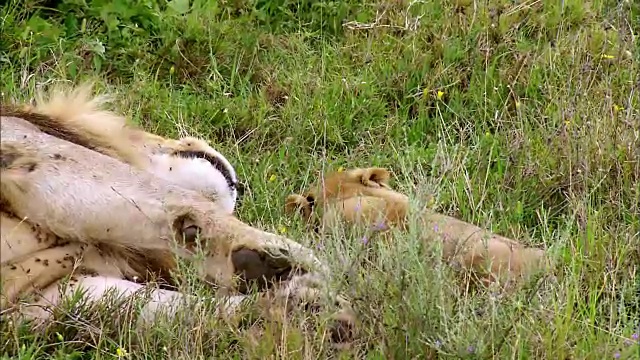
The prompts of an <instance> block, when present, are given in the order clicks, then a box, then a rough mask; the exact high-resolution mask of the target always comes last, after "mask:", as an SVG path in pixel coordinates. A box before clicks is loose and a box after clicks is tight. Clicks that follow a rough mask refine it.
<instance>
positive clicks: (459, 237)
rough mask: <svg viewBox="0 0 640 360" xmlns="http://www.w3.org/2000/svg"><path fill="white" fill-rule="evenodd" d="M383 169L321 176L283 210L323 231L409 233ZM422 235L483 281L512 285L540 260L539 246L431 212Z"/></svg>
mask: <svg viewBox="0 0 640 360" xmlns="http://www.w3.org/2000/svg"><path fill="white" fill-rule="evenodd" d="M389 178H390V175H389V172H388V171H387V170H386V169H384V168H365V169H351V170H348V171H344V172H334V173H330V174H328V175H327V176H325V177H324V178H323V179H320V181H318V183H317V184H315V185H314V186H313V187H312V188H311V189H310V190H309V191H308V192H306V193H305V194H304V196H302V195H297V194H292V195H289V196H288V197H287V199H286V207H285V210H286V212H287V213H289V214H300V215H301V216H302V217H303V218H304V219H305V221H307V222H308V223H309V224H310V225H312V226H314V227H316V229H318V228H320V227H321V228H323V229H332V228H335V227H336V226H337V225H338V223H340V222H344V223H347V224H351V225H356V224H358V225H366V226H371V227H373V228H376V229H378V230H381V231H383V230H387V229H390V228H398V229H400V230H403V231H408V226H409V220H410V219H411V213H410V205H409V198H408V197H407V196H406V195H404V194H402V193H399V192H398V191H396V190H394V189H393V188H391V187H390V186H389V184H388V181H389ZM417 215H418V216H417V218H418V219H419V220H418V226H419V228H420V231H421V235H420V236H421V238H422V239H423V240H424V241H425V242H428V243H432V242H434V241H437V242H440V243H441V244H442V251H443V258H444V260H445V261H447V262H449V263H451V264H453V265H455V266H456V268H462V269H466V270H472V271H473V273H474V275H476V276H477V277H478V278H479V279H480V280H481V281H482V282H483V283H485V284H489V283H494V282H496V281H499V282H500V283H501V284H504V283H515V281H514V280H518V279H521V278H522V277H527V276H528V275H530V274H532V273H533V272H535V271H536V270H539V269H541V268H542V265H543V264H544V258H545V252H544V251H543V250H542V249H537V248H530V247H526V246H524V245H522V244H520V243H519V242H517V241H515V240H512V239H509V238H506V237H504V236H500V235H497V234H493V233H491V232H489V231H487V230H484V229H482V228H480V227H478V226H475V225H473V224H470V223H467V222H464V221H461V220H459V219H456V218H453V217H451V216H446V215H443V214H439V213H436V212H433V211H430V210H422V211H421V212H420V213H419V214H417Z"/></svg>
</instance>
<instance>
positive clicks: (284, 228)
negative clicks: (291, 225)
mask: <svg viewBox="0 0 640 360" xmlns="http://www.w3.org/2000/svg"><path fill="white" fill-rule="evenodd" d="M278 231H279V232H280V234H286V233H287V227H286V226H284V225H282V226H280V228H278Z"/></svg>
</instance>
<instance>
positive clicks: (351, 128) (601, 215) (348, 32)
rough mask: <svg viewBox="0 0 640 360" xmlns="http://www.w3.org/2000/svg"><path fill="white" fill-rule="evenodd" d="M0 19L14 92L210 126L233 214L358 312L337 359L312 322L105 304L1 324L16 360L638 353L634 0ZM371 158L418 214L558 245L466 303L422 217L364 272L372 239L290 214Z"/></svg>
mask: <svg viewBox="0 0 640 360" xmlns="http://www.w3.org/2000/svg"><path fill="white" fill-rule="evenodd" d="M0 19H1V24H2V31H1V34H0V36H1V37H0V51H1V53H0V63H1V64H2V65H1V70H0V90H1V92H2V97H3V101H27V100H29V99H30V97H31V96H32V94H33V93H34V91H35V90H36V89H38V88H40V87H46V86H48V85H50V84H52V83H55V82H61V81H64V82H73V83H78V82H80V81H82V80H87V79H93V80H96V81H97V83H98V84H99V88H100V90H102V91H108V92H110V93H112V94H114V97H115V101H114V105H113V109H115V110H118V111H119V112H122V113H124V114H126V115H127V116H128V117H129V118H130V119H131V120H132V121H133V122H135V123H138V124H140V125H142V126H143V127H145V128H146V129H147V130H150V131H153V132H156V133H158V134H161V135H165V136H179V135H185V134H189V135H197V136H201V137H204V138H206V139H208V140H210V141H211V142H212V143H213V144H215V147H216V148H218V149H219V150H220V151H221V152H222V153H224V154H225V155H227V156H228V157H229V158H230V159H231V160H232V162H233V164H234V165H235V166H236V168H237V170H238V172H239V175H240V177H241V178H242V179H243V181H244V182H245V183H246V184H247V186H248V191H247V193H246V194H245V196H244V198H243V199H242V203H241V206H240V208H239V209H238V216H239V217H240V218H241V219H242V220H244V221H246V222H248V223H250V224H252V225H254V226H257V227H261V228H264V229H266V230H269V231H274V232H286V235H287V236H289V237H291V238H293V239H296V240H297V241H300V242H302V243H305V244H306V245H308V246H312V247H314V248H316V249H317V253H318V255H319V256H321V257H323V258H325V259H326V260H327V261H328V262H329V263H330V264H331V266H332V268H333V269H334V270H335V274H337V275H338V276H336V286H340V287H341V289H342V291H343V292H344V293H345V294H347V295H348V296H349V298H350V299H351V300H352V302H353V305H354V307H355V309H356V311H357V312H358V314H359V317H360V320H361V322H362V324H361V325H360V334H359V338H358V341H357V343H355V344H354V345H353V346H352V347H351V348H350V349H346V350H342V351H339V352H335V351H334V350H332V349H330V348H329V347H328V346H327V344H326V341H325V340H326V339H325V336H326V333H325V332H323V331H321V330H322V326H321V327H320V330H317V331H306V330H304V327H302V326H300V325H301V324H303V323H305V321H306V320H305V319H304V317H303V315H302V314H300V316H299V317H296V318H294V319H292V320H291V322H290V323H289V324H288V326H286V328H284V329H283V328H281V327H279V326H277V325H276V324H271V325H268V326H266V330H263V331H260V332H257V331H250V330H247V331H241V330H238V329H234V328H230V327H228V326H226V325H225V324H224V323H221V322H219V321H217V320H215V319H214V318H213V317H210V316H208V313H207V310H201V311H200V312H196V311H191V312H190V311H185V312H184V314H182V315H183V316H177V317H175V318H170V319H166V321H159V322H158V323H157V324H155V326H154V327H153V328H151V329H148V330H147V331H136V330H134V328H133V327H132V326H128V325H129V324H130V323H131V322H132V321H133V318H129V317H127V316H124V315H123V316H114V314H115V311H114V310H113V308H110V307H109V306H110V305H94V307H93V308H90V309H85V310H84V315H85V316H86V317H87V318H90V320H91V321H89V320H86V321H84V322H81V323H80V324H78V322H77V321H75V322H74V321H71V320H73V318H74V316H76V315H77V314H75V315H73V314H71V315H70V314H68V313H67V314H60V316H59V317H57V319H58V320H57V321H55V322H53V323H51V324H49V325H47V326H46V327H45V328H44V329H40V330H38V332H35V331H33V330H30V329H27V328H23V327H19V326H17V325H15V324H10V323H8V322H6V321H5V322H3V323H2V327H1V329H0V331H1V332H0V333H1V334H2V345H1V346H0V348H2V349H3V350H2V352H3V353H4V357H12V358H21V359H22V358H25V359H27V358H47V357H49V356H53V357H54V358H56V359H63V358H65V359H66V358H89V357H92V358H93V357H95V358H112V357H118V356H120V357H129V358H189V359H191V358H204V357H210V356H213V357H216V358H243V359H245V358H294V359H297V358H305V359H306V358H326V357H328V356H339V357H342V358H352V357H357V358H367V359H382V358H391V359H414V358H415V359H435V358H450V359H458V358H468V359H476V358H477V359H480V358H483V359H485V358H495V359H597V360H600V359H608V358H620V359H638V358H640V345H639V341H638V338H637V336H638V334H639V333H640V303H639V302H640V267H639V265H640V110H639V109H640V108H639V107H640V45H639V44H638V37H639V36H640V4H639V3H637V2H634V1H612V0H585V1H581V0H564V1H517V2H514V1H507V0H497V1H491V2H488V1H472V0H445V1H418V0H414V1H408V0H371V1H366V2H358V1H354V0H348V1H344V2H333V1H325V0H319V1H307V0H299V1H285V0H279V1H259V0H244V1H222V2H217V1H205V0H199V1H198V0H195V1H188V0H172V1H169V2H164V1H157V0H128V1H124V0H122V1H106V0H83V1H80V0H59V1H46V2H44V1H34V0H25V1H16V0H12V1H8V2H7V3H6V4H5V5H3V7H2V13H1V17H0ZM372 165H375V166H383V167H386V168H388V169H390V170H392V171H393V174H394V186H395V187H397V188H399V189H401V190H402V191H404V192H406V193H407V194H411V195H412V198H413V199H414V202H415V205H416V206H421V205H424V204H426V203H429V202H430V201H433V203H430V206H433V207H434V208H436V209H437V210H439V211H440V212H443V213H447V214H450V215H454V216H457V217H459V218H461V219H464V220H466V221H469V222H472V223H475V224H477V225H480V226H483V227H486V228H490V229H492V230H493V231H495V232H498V233H500V234H503V235H506V236H510V237H513V238H517V239H519V240H520V241H522V242H524V243H526V244H530V245H536V246H541V247H544V248H547V249H548V250H549V253H550V254H551V255H552V256H553V258H554V260H555V262H556V272H555V274H554V276H553V277H547V278H543V279H541V280H540V281H539V282H538V283H533V284H530V285H531V286H529V287H528V288H526V289H523V290H522V291H521V292H519V293H517V294H514V295H512V296H508V297H501V296H498V295H497V294H495V293H492V292H490V291H487V292H481V293H473V294H472V293H465V292H462V291H461V290H460V286H457V285H456V284H454V278H453V276H452V275H451V272H450V269H448V268H447V267H446V266H443V265H442V264H440V262H439V261H438V257H437V256H436V255H437V254H436V253H435V252H434V253H425V252H424V251H422V250H420V249H421V246H420V245H419V244H418V243H417V241H416V240H415V236H414V235H415V233H417V232H418V230H416V231H415V232H413V233H410V234H407V235H398V237H397V238H396V242H394V243H393V244H390V245H383V244H373V249H372V251H375V252H377V253H378V256H376V259H377V260H375V262H374V263H372V264H369V265H368V266H360V265H358V264H361V263H362V261H361V259H360V257H361V256H362V253H363V250H362V248H363V244H362V241H361V238H362V234H361V233H359V232H358V231H357V230H345V231H344V232H342V233H341V232H338V233H337V234H335V235H334V236H329V237H327V238H324V239H317V238H314V237H313V236H311V235H310V234H309V233H307V232H305V231H304V230H303V229H302V227H301V226H300V224H298V223H297V222H296V221H295V219H291V218H288V217H286V216H285V215H284V212H283V205H284V199H285V197H286V195H288V194H290V193H293V192H299V191H301V190H302V189H303V188H305V186H307V185H308V184H309V182H311V181H314V180H315V178H316V177H317V176H318V173H319V171H327V170H330V169H337V168H338V167H344V168H349V167H357V166H372ZM429 199H431V200H429ZM343 275H344V276H343ZM345 280H346V281H345ZM96 306H97V307H96ZM209 310H210V309H209ZM124 350H126V354H124V353H123V351H124Z"/></svg>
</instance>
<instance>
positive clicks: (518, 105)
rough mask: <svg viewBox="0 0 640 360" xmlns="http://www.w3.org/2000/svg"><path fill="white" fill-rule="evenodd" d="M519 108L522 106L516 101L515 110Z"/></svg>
mask: <svg viewBox="0 0 640 360" xmlns="http://www.w3.org/2000/svg"><path fill="white" fill-rule="evenodd" d="M520 106H522V104H521V103H520V101H516V109H520Z"/></svg>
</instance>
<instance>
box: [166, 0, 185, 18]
mask: <svg viewBox="0 0 640 360" xmlns="http://www.w3.org/2000/svg"><path fill="white" fill-rule="evenodd" d="M167 6H168V7H170V8H171V9H173V10H174V11H175V12H177V13H178V14H180V15H182V14H185V13H187V12H188V11H189V0H171V1H169V2H168V3H167Z"/></svg>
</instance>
